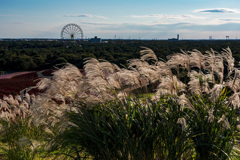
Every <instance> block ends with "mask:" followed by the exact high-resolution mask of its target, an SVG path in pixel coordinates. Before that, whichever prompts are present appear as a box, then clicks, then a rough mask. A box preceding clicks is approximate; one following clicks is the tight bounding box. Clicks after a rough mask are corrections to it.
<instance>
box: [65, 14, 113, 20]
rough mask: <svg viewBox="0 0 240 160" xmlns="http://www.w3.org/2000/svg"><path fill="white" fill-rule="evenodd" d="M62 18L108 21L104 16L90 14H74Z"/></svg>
mask: <svg viewBox="0 0 240 160" xmlns="http://www.w3.org/2000/svg"><path fill="white" fill-rule="evenodd" d="M64 17H82V18H100V19H109V18H107V17H104V16H99V15H92V14H75V15H64Z"/></svg>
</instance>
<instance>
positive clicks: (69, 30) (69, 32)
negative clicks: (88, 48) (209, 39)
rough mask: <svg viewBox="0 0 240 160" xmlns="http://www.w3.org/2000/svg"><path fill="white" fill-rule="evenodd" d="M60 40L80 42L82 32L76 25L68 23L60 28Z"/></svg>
mask: <svg viewBox="0 0 240 160" xmlns="http://www.w3.org/2000/svg"><path fill="white" fill-rule="evenodd" d="M61 38H62V39H65V40H82V39H83V31H82V29H81V27H80V26H78V25H77V24H74V23H70V24H67V25H65V26H64V27H63V28H62V31H61Z"/></svg>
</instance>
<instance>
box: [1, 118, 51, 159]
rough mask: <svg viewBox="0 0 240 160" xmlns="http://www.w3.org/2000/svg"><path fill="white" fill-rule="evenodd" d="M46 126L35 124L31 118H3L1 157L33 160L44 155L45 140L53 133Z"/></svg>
mask: <svg viewBox="0 0 240 160" xmlns="http://www.w3.org/2000/svg"><path fill="white" fill-rule="evenodd" d="M44 128H45V127H44V126H34V125H33V124H32V123H31V121H29V119H25V120H22V119H17V120H16V121H11V122H9V121H4V120H1V133H0V136H1V139H0V140H1V148H0V149H1V158H3V159H8V160H33V159H35V158H36V157H39V158H40V157H43V156H44V153H45V151H44V145H43V142H44V141H45V142H46V141H49V138H50V137H51V134H49V133H47V132H46V131H45V129H44Z"/></svg>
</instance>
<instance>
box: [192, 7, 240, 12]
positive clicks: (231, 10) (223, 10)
mask: <svg viewBox="0 0 240 160" xmlns="http://www.w3.org/2000/svg"><path fill="white" fill-rule="evenodd" d="M193 12H194V13H199V12H200V13H240V11H238V10H235V9H229V8H210V9H198V10H195V11H193Z"/></svg>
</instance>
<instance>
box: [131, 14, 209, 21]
mask: <svg viewBox="0 0 240 160" xmlns="http://www.w3.org/2000/svg"><path fill="white" fill-rule="evenodd" d="M131 17H132V18H155V19H169V20H170V19H173V20H174V19H177V20H183V19H205V17H198V16H193V15H168V14H149V15H132V16H131Z"/></svg>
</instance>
